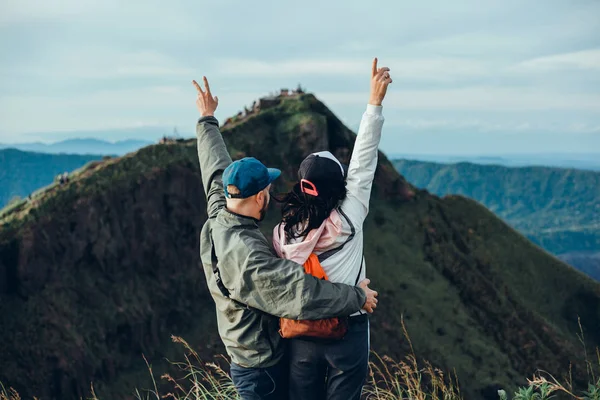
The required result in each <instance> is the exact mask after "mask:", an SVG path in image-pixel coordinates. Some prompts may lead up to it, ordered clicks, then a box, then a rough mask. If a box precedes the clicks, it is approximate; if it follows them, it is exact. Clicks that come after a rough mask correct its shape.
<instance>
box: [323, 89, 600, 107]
mask: <svg viewBox="0 0 600 400" xmlns="http://www.w3.org/2000/svg"><path fill="white" fill-rule="evenodd" d="M392 85H393V84H392ZM319 97H321V98H323V99H324V100H325V101H326V102H327V103H328V104H335V105H352V104H362V103H364V99H365V94H364V93H359V92H322V93H319ZM385 106H386V107H388V108H395V109H402V110H427V109H429V110H473V111H482V110H486V111H489V110H493V111H519V112H521V111H524V110H530V111H531V110H547V111H550V110H588V111H598V112H600V93H593V94H584V93H553V92H551V91H546V90H543V89H537V88H534V89H528V88H522V87H495V86H476V87H467V88H458V89H446V90H399V91H396V90H390V92H389V93H388V95H387V97H386V100H385Z"/></svg>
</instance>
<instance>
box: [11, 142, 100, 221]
mask: <svg viewBox="0 0 600 400" xmlns="http://www.w3.org/2000/svg"><path fill="white" fill-rule="evenodd" d="M100 159H102V156H100V155H75V154H42V153H32V152H25V151H20V150H17V149H3V150H0V209H1V208H2V207H4V206H5V205H6V204H8V203H9V201H10V200H12V199H14V198H16V197H21V198H23V197H27V196H28V195H29V194H31V193H33V192H34V191H36V190H37V189H39V188H41V187H43V186H47V185H50V184H52V183H53V182H54V178H55V177H56V176H57V175H58V174H62V173H63V172H71V171H73V170H75V169H77V168H80V167H82V166H84V165H85V164H87V163H88V162H90V161H94V160H100Z"/></svg>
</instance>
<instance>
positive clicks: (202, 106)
mask: <svg viewBox="0 0 600 400" xmlns="http://www.w3.org/2000/svg"><path fill="white" fill-rule="evenodd" d="M202 79H203V80H204V89H205V90H202V88H201V87H200V85H198V82H196V81H192V83H193V84H194V86H195V87H196V90H197V91H198V98H197V99H196V107H198V111H199V112H200V115H201V116H202V117H208V116H214V115H215V110H216V109H217V106H218V105H219V98H218V97H217V96H215V97H213V95H212V93H211V92H210V86H208V79H206V77H205V76H203V77H202Z"/></svg>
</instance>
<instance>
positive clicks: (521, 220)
mask: <svg viewBox="0 0 600 400" xmlns="http://www.w3.org/2000/svg"><path fill="white" fill-rule="evenodd" d="M394 165H395V167H396V168H397V170H398V171H399V172H400V173H401V174H403V175H404V176H405V177H406V178H407V179H408V180H409V181H410V182H411V183H413V184H414V185H416V186H417V187H421V188H425V189H427V190H428V191H430V192H431V193H434V194H436V195H438V196H443V195H447V194H460V195H464V196H468V197H471V198H473V199H475V200H477V201H479V202H481V203H482V204H483V205H485V206H486V207H487V208H489V209H490V210H492V211H493V212H494V213H496V214H497V215H498V216H500V217H501V218H503V219H504V220H505V221H507V222H508V223H509V224H511V225H512V226H514V227H515V228H516V229H518V230H519V231H520V232H521V233H523V234H524V235H525V236H527V237H528V238H530V239H531V240H532V241H534V242H535V243H537V244H539V245H540V246H542V247H543V248H545V249H546V250H548V251H549V252H551V253H554V254H556V255H557V256H559V257H560V258H562V259H564V260H566V259H569V260H575V259H576V260H577V265H578V266H581V265H582V263H583V262H584V261H583V260H585V259H588V260H589V262H590V263H591V266H592V265H593V264H594V260H593V258H594V257H593V254H595V253H598V254H600V172H595V171H583V170H575V169H561V168H547V167H522V168H508V167H503V166H498V165H485V166H484V165H477V164H472V163H456V164H438V163H430V162H422V161H413V160H396V161H394ZM571 253H574V255H573V257H571V256H570V254H571ZM590 255H592V257H591V258H590ZM591 266H590V267H591ZM584 269H586V268H584ZM586 270H587V269H586Z"/></svg>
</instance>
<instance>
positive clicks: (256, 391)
mask: <svg viewBox="0 0 600 400" xmlns="http://www.w3.org/2000/svg"><path fill="white" fill-rule="evenodd" d="M230 373H231V379H232V380H233V384H234V385H235V388H236V389H237V392H238V394H239V395H240V399H241V400H286V399H287V398H288V397H287V396H288V393H287V391H288V385H287V378H288V376H287V375H288V360H287V359H285V358H284V359H283V360H282V361H280V362H279V363H277V364H276V365H274V366H272V367H268V368H244V367H241V366H239V365H237V364H235V363H231V367H230Z"/></svg>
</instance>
